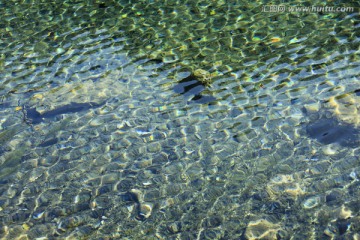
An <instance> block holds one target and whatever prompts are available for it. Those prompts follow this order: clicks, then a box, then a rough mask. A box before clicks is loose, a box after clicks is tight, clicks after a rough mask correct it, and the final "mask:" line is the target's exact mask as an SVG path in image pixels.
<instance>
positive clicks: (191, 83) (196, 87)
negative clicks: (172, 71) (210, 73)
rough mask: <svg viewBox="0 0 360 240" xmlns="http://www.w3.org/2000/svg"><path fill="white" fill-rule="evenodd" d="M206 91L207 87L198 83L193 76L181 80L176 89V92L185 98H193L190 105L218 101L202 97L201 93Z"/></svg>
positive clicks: (211, 97) (209, 97) (210, 97)
mask: <svg viewBox="0 0 360 240" xmlns="http://www.w3.org/2000/svg"><path fill="white" fill-rule="evenodd" d="M204 90H205V86H204V85H203V84H202V83H201V82H200V81H198V80H197V79H196V78H195V77H194V76H193V75H190V76H188V77H186V78H184V79H183V80H181V81H180V82H179V83H178V84H177V85H176V86H175V87H174V92H176V93H178V94H182V95H184V96H192V95H194V97H192V98H191V99H190V103H199V104H203V103H210V102H213V101H215V100H216V98H214V97H213V96H206V95H202V94H201V92H202V91H204Z"/></svg>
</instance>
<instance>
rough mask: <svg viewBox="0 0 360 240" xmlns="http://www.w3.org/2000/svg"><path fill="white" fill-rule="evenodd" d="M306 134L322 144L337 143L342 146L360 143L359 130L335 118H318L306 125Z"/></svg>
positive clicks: (352, 146) (353, 145)
mask: <svg viewBox="0 0 360 240" xmlns="http://www.w3.org/2000/svg"><path fill="white" fill-rule="evenodd" d="M306 132H307V134H308V135H309V136H310V137H311V138H313V139H316V140H317V141H319V142H320V143H322V144H325V145H327V144H331V143H338V144H339V145H341V146H343V147H351V148H355V147H358V146H359V145H360V139H359V136H360V135H359V134H360V130H359V129H358V128H355V126H353V125H351V124H347V123H342V122H340V121H339V120H337V119H336V118H319V119H316V120H314V121H313V122H311V123H309V124H308V125H307V126H306Z"/></svg>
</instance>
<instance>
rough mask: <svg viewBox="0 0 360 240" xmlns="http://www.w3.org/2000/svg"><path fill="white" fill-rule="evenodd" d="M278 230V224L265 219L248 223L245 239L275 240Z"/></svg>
mask: <svg viewBox="0 0 360 240" xmlns="http://www.w3.org/2000/svg"><path fill="white" fill-rule="evenodd" d="M279 230H280V226H279V225H278V224H274V223H271V222H269V221H267V220H265V219H260V220H257V221H251V222H249V224H248V226H247V227H246V231H245V237H246V239H277V237H276V233H277V232H278V231H279Z"/></svg>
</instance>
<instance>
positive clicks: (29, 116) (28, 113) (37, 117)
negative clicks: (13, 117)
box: [24, 102, 105, 124]
mask: <svg viewBox="0 0 360 240" xmlns="http://www.w3.org/2000/svg"><path fill="white" fill-rule="evenodd" d="M104 104H105V102H103V103H94V102H88V103H75V102H72V103H70V104H67V105H64V106H61V107H58V108H55V109H53V110H50V111H47V112H44V113H43V114H41V113H39V112H38V111H37V110H36V108H28V107H24V114H25V120H26V122H28V123H31V124H38V123H41V122H43V121H44V120H45V119H52V118H55V117H57V116H59V115H61V114H69V113H76V112H81V111H85V110H88V109H90V108H97V107H100V106H102V105H104Z"/></svg>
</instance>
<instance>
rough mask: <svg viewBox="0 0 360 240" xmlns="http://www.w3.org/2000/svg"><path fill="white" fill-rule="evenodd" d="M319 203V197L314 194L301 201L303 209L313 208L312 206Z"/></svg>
mask: <svg viewBox="0 0 360 240" xmlns="http://www.w3.org/2000/svg"><path fill="white" fill-rule="evenodd" d="M319 203H320V197H319V196H314V197H310V198H308V199H307V200H305V201H304V203H303V206H304V208H305V209H310V208H314V207H316V206H318V205H319Z"/></svg>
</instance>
